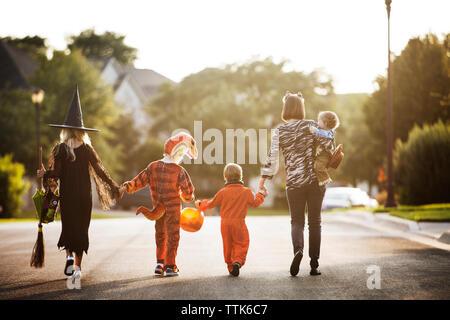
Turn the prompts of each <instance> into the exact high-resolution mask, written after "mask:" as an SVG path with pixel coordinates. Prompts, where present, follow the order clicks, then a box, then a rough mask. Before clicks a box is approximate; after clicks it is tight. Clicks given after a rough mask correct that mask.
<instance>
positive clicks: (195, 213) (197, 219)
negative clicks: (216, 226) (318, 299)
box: [180, 207, 204, 232]
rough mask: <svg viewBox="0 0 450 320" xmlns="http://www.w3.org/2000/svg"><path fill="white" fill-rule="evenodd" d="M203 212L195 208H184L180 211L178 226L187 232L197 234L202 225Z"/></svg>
mask: <svg viewBox="0 0 450 320" xmlns="http://www.w3.org/2000/svg"><path fill="white" fill-rule="evenodd" d="M203 220H204V216H203V212H201V211H200V210H199V209H197V208H191V207H188V208H184V209H183V210H182V211H181V217H180V226H181V229H183V230H184V231H188V232H197V231H198V230H200V228H201V227H202V225H203Z"/></svg>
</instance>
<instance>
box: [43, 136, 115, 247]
mask: <svg viewBox="0 0 450 320" xmlns="http://www.w3.org/2000/svg"><path fill="white" fill-rule="evenodd" d="M73 153H74V154H75V159H73V155H72V154H71V153H70V149H69V147H68V146H67V145H66V144H64V143H61V144H58V145H57V146H56V147H55V148H54V149H53V151H52V155H51V158H50V161H49V170H48V171H46V173H45V175H44V179H45V180H46V179H50V178H53V179H59V182H60V186H59V191H60V196H61V199H60V208H61V224H62V231H61V236H60V238H59V241H58V248H63V249H66V250H69V251H71V252H75V253H76V254H78V255H81V254H82V252H83V251H84V252H86V253H87V251H88V249H89V235H88V231H89V224H90V222H91V211H92V191H91V178H93V180H94V181H95V184H96V186H97V192H98V195H99V200H100V203H101V205H102V207H103V209H105V210H107V209H109V208H110V207H111V206H112V205H113V204H114V201H115V200H117V199H118V198H119V186H118V185H117V183H115V182H114V181H113V180H112V178H111V177H110V175H109V174H108V172H107V171H106V169H105V168H104V167H103V165H102V162H101V160H100V158H99V157H98V155H97V153H96V152H95V150H94V148H92V146H90V145H88V144H82V145H81V146H79V147H78V148H74V149H73Z"/></svg>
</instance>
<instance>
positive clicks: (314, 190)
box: [286, 182, 326, 268]
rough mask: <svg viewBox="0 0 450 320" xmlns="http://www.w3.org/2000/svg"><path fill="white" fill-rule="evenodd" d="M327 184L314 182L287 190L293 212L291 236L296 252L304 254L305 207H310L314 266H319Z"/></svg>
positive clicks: (309, 218) (310, 243) (310, 252)
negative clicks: (324, 197)
mask: <svg viewBox="0 0 450 320" xmlns="http://www.w3.org/2000/svg"><path fill="white" fill-rule="evenodd" d="M325 189H326V188H325V186H319V184H318V183H317V182H316V183H312V184H307V185H303V186H300V187H298V188H290V189H287V190H286V194H287V200H288V204H289V211H290V213H291V236H292V245H293V248H294V254H295V253H297V252H298V251H300V252H301V254H302V255H303V246H304V241H303V230H304V228H305V209H306V207H308V230H309V257H310V258H311V262H310V265H311V267H312V268H317V267H318V266H319V256H320V240H321V225H320V223H321V219H320V213H321V210H322V201H323V196H324V195H325Z"/></svg>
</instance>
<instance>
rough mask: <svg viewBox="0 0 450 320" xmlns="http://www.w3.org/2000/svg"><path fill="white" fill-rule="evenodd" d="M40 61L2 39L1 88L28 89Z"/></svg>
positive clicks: (0, 55)
mask: <svg viewBox="0 0 450 320" xmlns="http://www.w3.org/2000/svg"><path fill="white" fill-rule="evenodd" d="M37 66H38V63H37V62H36V61H35V60H33V59H32V58H31V57H30V56H29V55H28V54H27V53H25V52H24V51H22V50H20V49H18V48H16V47H13V46H11V45H9V44H8V43H6V42H5V41H2V40H0V89H3V88H11V89H26V88H28V81H27V78H28V76H30V75H31V74H32V73H33V72H34V70H35V69H36V68H37Z"/></svg>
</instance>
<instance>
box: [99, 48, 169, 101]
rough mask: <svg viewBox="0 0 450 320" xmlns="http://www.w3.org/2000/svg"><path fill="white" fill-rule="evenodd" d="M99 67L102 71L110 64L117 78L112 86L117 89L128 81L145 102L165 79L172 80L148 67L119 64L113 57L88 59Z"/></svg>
mask: <svg viewBox="0 0 450 320" xmlns="http://www.w3.org/2000/svg"><path fill="white" fill-rule="evenodd" d="M90 60H91V61H92V62H93V63H94V64H95V65H96V66H97V67H98V68H99V69H100V71H103V70H104V69H105V68H106V66H107V65H109V64H112V66H113V67H114V69H115V70H116V72H117V73H118V75H119V76H118V78H117V80H116V81H115V83H114V85H113V88H114V90H117V89H118V88H119V87H120V86H121V85H122V84H123V82H124V81H130V83H132V85H133V87H134V88H135V89H136V91H137V94H138V95H139V97H140V98H141V99H142V100H143V102H145V100H148V99H149V98H151V97H152V96H153V95H155V94H156V93H157V92H158V86H159V85H160V84H161V83H163V82H166V81H169V82H173V81H172V80H170V79H169V78H167V77H165V76H163V75H162V74H159V73H158V72H156V71H153V70H150V69H137V68H134V67H128V66H123V65H121V64H120V63H119V62H118V61H117V60H116V59H115V58H113V57H111V58H106V59H90Z"/></svg>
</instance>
